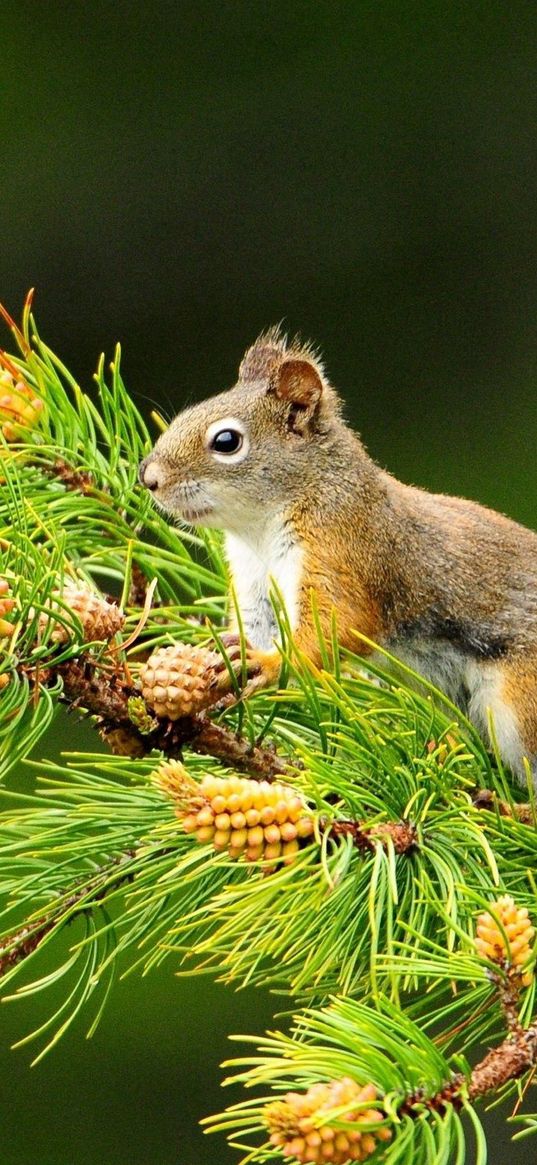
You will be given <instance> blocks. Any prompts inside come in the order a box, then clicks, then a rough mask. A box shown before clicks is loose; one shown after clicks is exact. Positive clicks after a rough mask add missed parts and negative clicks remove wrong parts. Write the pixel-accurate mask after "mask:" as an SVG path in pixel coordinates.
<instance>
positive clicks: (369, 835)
mask: <svg viewBox="0 0 537 1165" xmlns="http://www.w3.org/2000/svg"><path fill="white" fill-rule="evenodd" d="M329 833H330V834H331V835H332V837H344V836H347V837H348V836H350V837H352V840H353V842H354V845H355V846H356V847H357V849H361V850H375V847H376V843H377V842H379V841H380V842H383V843H386V842H387V841H388V840H391V841H392V842H393V847H394V849H395V852H396V853H397V854H406V853H409V852H410V851H411V850H413V849H415V848H416V845H417V832H416V827H415V826H414V825H412V824H411V822H410V821H385V822H384V821H383V822H380V823H378V824H376V825H366V824H364V823H363V822H360V821H333V822H332V823H331V824H330V826H329Z"/></svg>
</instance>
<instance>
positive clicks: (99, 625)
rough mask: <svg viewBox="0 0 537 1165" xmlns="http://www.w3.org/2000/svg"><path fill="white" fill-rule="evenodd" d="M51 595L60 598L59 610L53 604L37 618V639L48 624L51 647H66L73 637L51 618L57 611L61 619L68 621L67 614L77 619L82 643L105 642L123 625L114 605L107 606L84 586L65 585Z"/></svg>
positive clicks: (99, 597)
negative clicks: (52, 626)
mask: <svg viewBox="0 0 537 1165" xmlns="http://www.w3.org/2000/svg"><path fill="white" fill-rule="evenodd" d="M55 594H56V595H57V596H58V597H60V596H61V600H62V604H61V608H60V604H59V603H57V602H54V601H53V602H52V604H51V608H52V609H51V611H43V612H42V613H41V615H40V616H39V631H40V635H43V634H44V632H45V630H46V628H47V627H48V625H49V622H51V621H52V622H53V623H54V629H53V631H52V633H51V635H50V639H51V641H52V642H53V643H68V642H69V639H71V638H73V637H74V633H71V632H70V631H69V630H68V628H67V627H64V625H63V623H59V622H58V621H57V620H56V619H55V618H54V611H59V610H60V609H61V612H62V617H65V618H68V616H69V611H73V612H74V613H75V615H77V616H78V618H79V619H80V622H81V624H82V629H83V632H84V640H85V641H86V642H92V641H93V640H94V639H104V640H105V641H107V642H108V640H110V639H113V637H114V635H115V634H116V632H117V631H119V630H120V629H121V627H122V626H123V624H124V622H125V616H124V614H123V612H122V611H120V609H119V607H118V606H117V604H116V603H109V602H108V601H107V600H106V599H103V598H102V596H101V595H98V594H97V593H96V592H95V591H92V590H91V588H90V587H88V586H86V584H85V583H76V582H71V581H68V582H66V583H65V584H64V587H63V590H62V591H61V592H58V591H57V592H55ZM53 600H54V596H53Z"/></svg>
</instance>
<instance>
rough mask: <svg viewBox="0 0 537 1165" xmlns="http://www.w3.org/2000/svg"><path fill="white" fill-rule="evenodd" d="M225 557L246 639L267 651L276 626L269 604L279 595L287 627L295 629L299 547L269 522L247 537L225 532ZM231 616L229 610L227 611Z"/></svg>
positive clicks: (279, 527) (271, 643)
mask: <svg viewBox="0 0 537 1165" xmlns="http://www.w3.org/2000/svg"><path fill="white" fill-rule="evenodd" d="M226 556H227V560H228V564H229V568H230V572H231V582H232V586H233V589H234V592H235V595H236V598H237V603H238V607H239V611H240V614H241V619H242V622H243V626H244V632H245V635H246V638H247V639H248V640H249V642H250V643H251V644H252V647H257V648H258V649H259V650H260V651H270V650H271V648H272V647H273V644H274V640H277V639H278V625H277V623H276V619H275V616H274V610H273V606H272V603H271V598H270V596H271V594H272V593H273V592H274V590H276V592H277V593H279V594H280V595H281V598H282V601H283V603H284V606H285V610H286V613H287V618H288V619H289V623H290V626H291V630H292V631H294V630H296V628H297V626H298V620H299V610H300V583H301V577H302V557H303V555H302V550H301V549H300V547H298V546H296V545H295V544H294V543H293V541H292V538H291V536H290V534H289V532H288V531H287V530H286V528H285V526H284V525H283V524H282V523H276V522H274V524H272V523H270V524H268V525H267V526H266V527H265V528H263V529H261V530H259V531H258V533H257V534H256V535H252V534H251V533H250V532H248V539H246V538H244V537H241V536H239V535H237V534H231V533H227V534H226ZM230 614H231V616H232V617H233V612H232V611H231V612H230Z"/></svg>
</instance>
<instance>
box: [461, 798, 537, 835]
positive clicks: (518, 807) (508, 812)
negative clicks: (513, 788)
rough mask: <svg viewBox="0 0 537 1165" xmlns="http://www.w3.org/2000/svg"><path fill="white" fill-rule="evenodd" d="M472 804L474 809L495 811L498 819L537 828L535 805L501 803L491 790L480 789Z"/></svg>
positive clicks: (528, 803)
mask: <svg viewBox="0 0 537 1165" xmlns="http://www.w3.org/2000/svg"><path fill="white" fill-rule="evenodd" d="M473 803H474V806H475V808H476V809H490V810H495V809H497V811H498V813H499V814H500V817H511V818H512V819H513V820H514V821H520V822H521V824H522V825H533V826H534V828H537V818H536V815H535V805H533V804H532V802H531V801H527V802H526V801H524V802H523V803H522V804H517V803H516V802H514V803H513V804H512V805H509V804H508V802H507V801H501V800H500V798H499V797H498V796H497V795H496V793H493V792H492V790H491V789H480V790H479V792H478V793H476V795H475V797H474V801H473Z"/></svg>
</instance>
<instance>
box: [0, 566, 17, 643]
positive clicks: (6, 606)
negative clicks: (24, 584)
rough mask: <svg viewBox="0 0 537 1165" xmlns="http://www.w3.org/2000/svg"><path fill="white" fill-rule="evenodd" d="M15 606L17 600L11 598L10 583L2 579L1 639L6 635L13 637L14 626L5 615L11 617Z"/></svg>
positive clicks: (0, 595) (0, 586) (0, 591)
mask: <svg viewBox="0 0 537 1165" xmlns="http://www.w3.org/2000/svg"><path fill="white" fill-rule="evenodd" d="M14 606H15V599H11V598H10V597H9V583H8V581H7V579H5V578H0V638H3V636H5V635H11V633H12V631H13V626H12V624H11V623H10V622H9V620H8V619H5V618H4V615H9V614H10V613H11V611H12V610H13V607H14Z"/></svg>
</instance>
